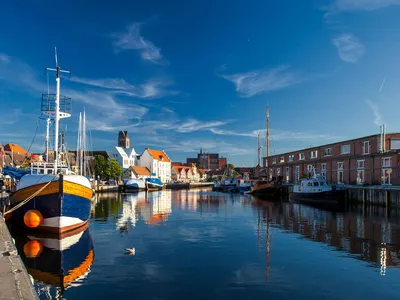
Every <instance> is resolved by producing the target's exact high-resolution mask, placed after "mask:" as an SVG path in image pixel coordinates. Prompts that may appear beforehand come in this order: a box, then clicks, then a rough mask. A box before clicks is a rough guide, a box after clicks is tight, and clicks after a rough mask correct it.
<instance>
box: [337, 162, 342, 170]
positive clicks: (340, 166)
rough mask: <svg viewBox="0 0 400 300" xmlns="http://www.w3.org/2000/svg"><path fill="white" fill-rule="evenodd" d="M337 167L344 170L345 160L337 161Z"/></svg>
mask: <svg viewBox="0 0 400 300" xmlns="http://www.w3.org/2000/svg"><path fill="white" fill-rule="evenodd" d="M337 169H338V170H344V162H342V161H339V162H338V163H337Z"/></svg>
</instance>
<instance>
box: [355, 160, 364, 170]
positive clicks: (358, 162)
mask: <svg viewBox="0 0 400 300" xmlns="http://www.w3.org/2000/svg"><path fill="white" fill-rule="evenodd" d="M360 163H362V166H360ZM364 169H365V160H364V159H360V160H357V170H364Z"/></svg>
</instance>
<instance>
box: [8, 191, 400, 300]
mask: <svg viewBox="0 0 400 300" xmlns="http://www.w3.org/2000/svg"><path fill="white" fill-rule="evenodd" d="M14 238H15V240H16V244H17V248H18V250H19V252H20V253H21V256H22V258H23V261H24V263H25V266H26V268H27V270H28V272H29V273H30V275H31V276H32V277H33V279H34V281H35V289H36V290H37V292H38V293H39V297H40V298H41V299H54V298H56V297H58V298H60V299H61V298H63V299H149V300H150V299H189V298H190V299H400V268H399V266H400V217H399V215H398V214H397V212H396V211H393V210H392V211H389V212H388V211H386V210H385V209H383V208H379V209H378V208H373V209H371V208H369V209H366V208H362V207H353V208H348V209H347V210H338V209H335V208H329V209H321V208H316V207H310V206H307V205H300V204H294V203H290V202H289V201H272V202H270V201H267V200H258V199H255V198H251V197H249V196H244V195H238V194H224V193H219V192H211V191H207V190H183V191H171V190H164V191H159V192H150V193H145V192H141V193H137V194H122V195H118V194H99V195H98V196H97V199H96V202H95V204H94V206H93V211H92V219H91V221H90V224H89V226H88V228H87V229H85V230H81V231H80V232H75V233H73V234H71V235H70V236H68V237H65V238H64V239H62V240H61V241H60V240H55V239H52V238H49V237H42V236H21V235H17V236H14ZM126 248H130V249H133V248H134V249H135V253H134V254H126V250H125V249H126Z"/></svg>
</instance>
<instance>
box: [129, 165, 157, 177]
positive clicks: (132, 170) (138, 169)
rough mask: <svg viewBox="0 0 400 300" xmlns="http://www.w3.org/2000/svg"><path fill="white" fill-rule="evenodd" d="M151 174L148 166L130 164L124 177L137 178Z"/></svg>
mask: <svg viewBox="0 0 400 300" xmlns="http://www.w3.org/2000/svg"><path fill="white" fill-rule="evenodd" d="M150 176H151V172H150V170H149V169H147V168H146V167H142V166H130V167H129V168H128V169H126V170H125V172H124V178H125V179H128V178H137V179H145V178H148V177H150Z"/></svg>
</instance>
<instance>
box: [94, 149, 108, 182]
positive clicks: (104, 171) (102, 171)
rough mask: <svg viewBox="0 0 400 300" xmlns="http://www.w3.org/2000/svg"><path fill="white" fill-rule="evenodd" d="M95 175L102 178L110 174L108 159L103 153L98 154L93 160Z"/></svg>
mask: <svg viewBox="0 0 400 300" xmlns="http://www.w3.org/2000/svg"><path fill="white" fill-rule="evenodd" d="M93 166H94V175H95V176H96V177H98V176H99V177H100V179H104V178H107V177H108V176H109V170H108V169H109V166H108V163H107V160H106V159H105V158H104V156H102V155H96V156H95V158H94V161H93Z"/></svg>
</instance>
